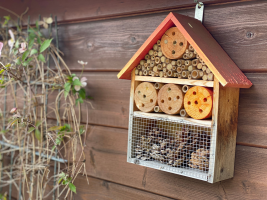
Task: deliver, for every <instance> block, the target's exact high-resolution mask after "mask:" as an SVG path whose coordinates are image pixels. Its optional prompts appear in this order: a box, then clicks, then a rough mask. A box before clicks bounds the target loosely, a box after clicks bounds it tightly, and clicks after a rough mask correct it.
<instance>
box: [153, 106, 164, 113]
mask: <svg viewBox="0 0 267 200" xmlns="http://www.w3.org/2000/svg"><path fill="white" fill-rule="evenodd" d="M154 111H155V112H163V111H162V110H161V109H160V107H159V106H155V107H154Z"/></svg>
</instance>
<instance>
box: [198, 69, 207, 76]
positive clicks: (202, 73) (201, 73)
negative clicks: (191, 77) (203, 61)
mask: <svg viewBox="0 0 267 200" xmlns="http://www.w3.org/2000/svg"><path fill="white" fill-rule="evenodd" d="M206 74H207V73H206V72H203V71H202V70H200V72H199V76H201V77H203V76H204V75H206Z"/></svg>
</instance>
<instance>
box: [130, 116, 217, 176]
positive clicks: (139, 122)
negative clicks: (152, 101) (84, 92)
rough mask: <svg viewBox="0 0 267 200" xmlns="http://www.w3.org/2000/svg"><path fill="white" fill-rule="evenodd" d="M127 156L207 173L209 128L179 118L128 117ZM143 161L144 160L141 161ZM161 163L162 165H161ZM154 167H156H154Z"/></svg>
mask: <svg viewBox="0 0 267 200" xmlns="http://www.w3.org/2000/svg"><path fill="white" fill-rule="evenodd" d="M130 120H131V122H132V124H131V127H130V129H131V131H132V137H131V143H130V145H131V155H130V156H131V158H134V159H136V161H135V162H139V161H140V162H142V163H149V162H150V163H149V164H150V165H151V164H152V165H158V166H159V167H160V166H161V167H162V166H164V165H165V166H164V169H165V170H167V171H170V172H174V171H175V169H176V170H177V169H190V170H193V171H198V172H205V173H207V172H208V170H209V162H210V146H211V140H212V136H211V128H210V127H205V126H201V125H194V124H192V123H189V122H187V121H183V120H173V119H168V118H153V117H146V116H144V117H142V116H131V117H130ZM143 161H144V162H143ZM162 164H163V165H162ZM155 168H157V167H156V166H155Z"/></svg>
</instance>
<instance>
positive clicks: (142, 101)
mask: <svg viewBox="0 0 267 200" xmlns="http://www.w3.org/2000/svg"><path fill="white" fill-rule="evenodd" d="M134 100H135V104H136V106H137V108H138V109H139V110H141V111H143V112H152V111H154V107H155V106H157V105H158V92H157V90H156V89H155V87H154V85H153V84H152V83H148V82H143V83H141V84H139V85H138V86H137V87H136V89H135V93H134Z"/></svg>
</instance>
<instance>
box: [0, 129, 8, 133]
mask: <svg viewBox="0 0 267 200" xmlns="http://www.w3.org/2000/svg"><path fill="white" fill-rule="evenodd" d="M7 131H8V130H2V131H0V134H5V133H6V132H7Z"/></svg>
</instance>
